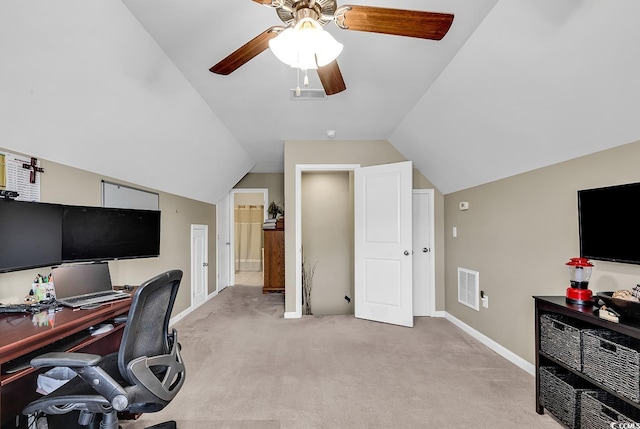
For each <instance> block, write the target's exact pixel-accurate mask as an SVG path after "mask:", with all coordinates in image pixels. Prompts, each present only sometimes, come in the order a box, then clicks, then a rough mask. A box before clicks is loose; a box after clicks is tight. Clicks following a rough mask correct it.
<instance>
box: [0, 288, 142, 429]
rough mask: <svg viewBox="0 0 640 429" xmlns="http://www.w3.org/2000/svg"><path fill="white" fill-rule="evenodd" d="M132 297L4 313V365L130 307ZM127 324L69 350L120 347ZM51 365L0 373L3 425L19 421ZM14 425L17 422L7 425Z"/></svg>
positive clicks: (0, 318) (0, 352)
mask: <svg viewBox="0 0 640 429" xmlns="http://www.w3.org/2000/svg"><path fill="white" fill-rule="evenodd" d="M130 306H131V299H125V300H121V301H116V302H113V303H109V304H104V305H102V306H101V307H99V308H97V309H94V310H76V311H74V310H72V309H70V308H63V309H62V310H61V311H57V312H55V313H52V314H48V313H47V312H46V311H45V312H41V313H36V314H19V315H15V314H2V315H0V369H1V368H2V365H3V364H5V363H7V362H8V361H11V360H13V359H16V358H19V357H20V356H24V355H26V354H28V353H30V352H33V351H35V350H38V349H41V348H42V347H45V346H47V345H49V344H51V343H53V342H56V341H59V340H63V339H65V338H67V337H69V336H70V335H73V334H75V333H78V332H80V331H83V330H86V329H87V328H89V327H91V326H94V325H97V324H100V323H104V322H106V321H108V320H110V319H113V318H114V317H115V316H118V315H121V314H124V313H126V312H127V311H129V307H130ZM123 330H124V324H119V325H115V329H113V330H112V331H109V332H107V333H105V334H102V335H98V336H95V337H91V336H90V337H88V338H87V339H86V340H83V341H82V342H81V343H79V344H77V345H75V346H73V347H71V348H70V349H69V350H67V351H81V352H83V353H96V354H100V355H104V354H108V353H111V352H115V351H117V350H118V347H119V346H120V340H121V338H122V334H123ZM47 369H48V368H47ZM47 369H40V370H35V369H33V368H28V369H24V370H21V371H18V372H16V373H13V374H2V375H0V425H1V426H2V427H3V428H4V427H5V426H4V425H5V424H7V423H9V422H12V421H15V416H16V415H19V414H20V413H21V412H22V409H23V408H24V406H25V405H26V404H28V403H29V402H31V401H33V400H34V399H37V398H38V397H39V396H40V395H39V394H38V393H36V391H35V389H36V379H37V376H38V374H39V373H42V372H45V371H46V370H47ZM7 427H14V426H7Z"/></svg>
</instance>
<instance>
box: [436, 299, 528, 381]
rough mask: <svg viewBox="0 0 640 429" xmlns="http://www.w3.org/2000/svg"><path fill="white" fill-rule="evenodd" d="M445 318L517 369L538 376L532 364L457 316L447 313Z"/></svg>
mask: <svg viewBox="0 0 640 429" xmlns="http://www.w3.org/2000/svg"><path fill="white" fill-rule="evenodd" d="M444 317H445V319H447V320H448V321H450V322H451V323H453V324H454V325H456V326H457V327H458V328H460V329H462V330H463V331H465V332H466V333H467V334H469V335H471V336H472V337H473V338H475V339H476V340H478V341H480V342H481V343H482V344H484V345H485V346H487V347H489V348H490V349H491V350H493V351H494V352H496V353H498V354H499V355H500V356H502V357H503V358H505V359H506V360H508V361H509V362H511V363H512V364H514V365H516V366H517V367H519V368H521V369H522V370H524V371H526V372H528V373H529V374H531V375H535V374H536V367H535V365H533V364H532V363H529V362H528V361H526V360H524V359H522V358H521V357H520V356H518V355H517V354H515V353H513V352H512V351H511V350H509V349H507V348H506V347H504V346H502V345H500V344H499V343H497V342H495V341H493V340H492V339H491V338H489V337H487V336H486V335H484V334H483V333H481V332H479V331H476V330H475V329H473V328H472V327H471V326H469V325H467V324H466V323H464V322H463V321H462V320H460V319H458V318H456V317H455V316H452V315H451V314H449V313H447V312H445V314H444Z"/></svg>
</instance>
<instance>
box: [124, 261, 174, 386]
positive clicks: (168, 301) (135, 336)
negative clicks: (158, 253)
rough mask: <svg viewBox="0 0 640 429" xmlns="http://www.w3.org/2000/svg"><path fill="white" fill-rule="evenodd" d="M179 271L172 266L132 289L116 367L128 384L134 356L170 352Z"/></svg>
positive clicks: (133, 382)
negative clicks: (128, 369) (172, 318)
mask: <svg viewBox="0 0 640 429" xmlns="http://www.w3.org/2000/svg"><path fill="white" fill-rule="evenodd" d="M181 280H182V271H180V270H172V271H167V272H165V273H163V274H160V275H158V276H156V277H154V278H152V279H150V280H147V281H146V282H144V283H143V284H141V285H140V287H139V288H138V289H137V290H136V291H135V293H134V295H133V300H132V302H131V309H130V310H129V316H128V318H127V324H126V326H125V328H124V333H123V335H122V342H121V344H120V350H119V351H118V369H119V370H120V374H121V375H122V376H123V377H124V378H125V380H127V382H129V383H130V384H135V380H131V377H130V376H129V374H128V371H127V365H128V364H129V362H131V361H132V360H134V359H137V358H140V357H143V356H147V357H153V356H160V355H165V354H167V353H169V351H170V350H171V347H172V344H170V340H169V319H170V318H171V311H172V310H173V304H174V302H175V300H176V295H177V293H178V287H179V286H180V281H181Z"/></svg>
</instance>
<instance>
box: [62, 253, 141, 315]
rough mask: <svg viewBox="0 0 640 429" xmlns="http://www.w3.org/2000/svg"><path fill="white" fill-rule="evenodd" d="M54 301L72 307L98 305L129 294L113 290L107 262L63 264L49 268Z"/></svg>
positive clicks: (128, 296) (127, 296)
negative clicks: (54, 296)
mask: <svg viewBox="0 0 640 429" xmlns="http://www.w3.org/2000/svg"><path fill="white" fill-rule="evenodd" d="M51 276H52V277H53V287H54V290H55V295H56V301H58V303H60V304H62V305H64V306H66V307H72V308H79V307H85V306H93V305H99V304H102V303H106V302H110V301H115V300H118V299H124V298H130V297H131V294H129V293H126V292H123V291H116V290H113V286H112V285H111V274H110V273H109V264H108V263H106V262H96V263H93V264H79V265H63V266H60V267H54V268H52V270H51Z"/></svg>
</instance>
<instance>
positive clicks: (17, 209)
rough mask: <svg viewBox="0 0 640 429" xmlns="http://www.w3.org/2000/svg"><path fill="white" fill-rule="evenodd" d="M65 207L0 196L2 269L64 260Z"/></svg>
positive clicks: (0, 264) (0, 258) (31, 266)
mask: <svg viewBox="0 0 640 429" xmlns="http://www.w3.org/2000/svg"><path fill="white" fill-rule="evenodd" d="M62 208H63V206H61V205H57V204H45V203H33V202H27V201H13V200H8V199H0V273H5V272H9V271H17V270H26V269H30V268H38V267H46V266H51V265H57V264H60V263H61V262H62V251H61V249H62Z"/></svg>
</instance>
